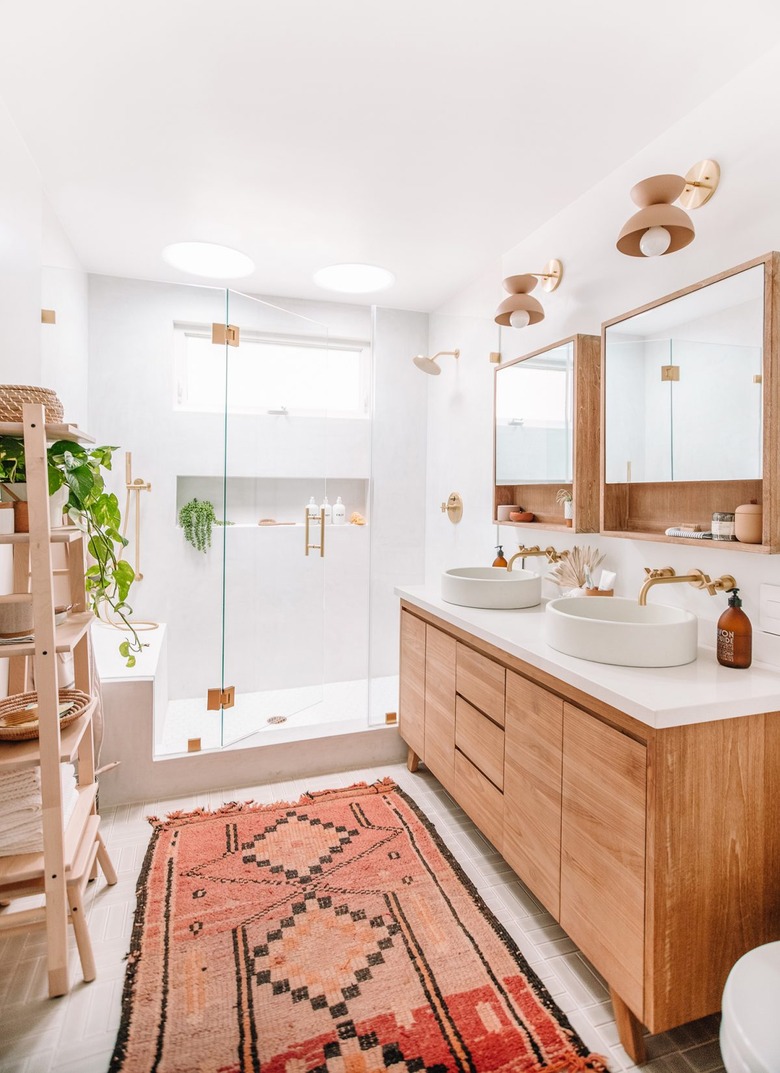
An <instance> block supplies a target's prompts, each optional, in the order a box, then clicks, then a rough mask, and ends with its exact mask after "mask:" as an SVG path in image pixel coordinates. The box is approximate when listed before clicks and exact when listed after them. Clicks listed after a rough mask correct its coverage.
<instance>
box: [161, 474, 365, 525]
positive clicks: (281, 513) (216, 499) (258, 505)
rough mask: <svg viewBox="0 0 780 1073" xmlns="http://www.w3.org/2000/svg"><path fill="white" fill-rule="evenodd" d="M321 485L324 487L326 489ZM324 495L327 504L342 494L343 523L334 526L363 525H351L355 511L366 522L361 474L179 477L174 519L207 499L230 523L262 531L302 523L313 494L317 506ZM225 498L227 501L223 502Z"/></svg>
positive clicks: (363, 482)
mask: <svg viewBox="0 0 780 1073" xmlns="http://www.w3.org/2000/svg"><path fill="white" fill-rule="evenodd" d="M324 489H327V490H326V491H324ZM325 495H327V497H328V501H329V502H330V504H331V506H333V504H335V502H336V500H337V499H338V498H339V497H341V502H342V503H343V504H344V507H345V524H344V525H332V526H331V527H330V528H332V529H362V528H364V526H363V525H360V524H351V523H350V518H351V517H352V515H353V514H359V515H360V516H361V517H362V518H363V519H364V522H366V523H367V522H368V478H363V477H328V478H327V481H326V479H325V478H323V477H311V478H309V477H233V476H229V477H227V478H226V479H225V478H223V477H221V476H211V477H207V476H182V475H180V476H178V477H177V478H176V518H177V524H178V517H179V511H180V510H181V508H182V507H183V506H184V504H185V503H189V502H190V500H192V499H201V500H208V501H209V502H210V503H211V504H212V505H213V507H214V511H215V513H216V516H217V518H218V519H220V521H222V520H223V518H224V520H225V521H226V522H227V524H229V525H230V526H250V527H254V528H258V527H259V528H261V529H275V528H293V527H300V528H303V527H304V522H305V517H304V514H305V509H306V505H307V503H308V502H309V500H310V499H311V497H312V496H313V497H314V501H315V503H316V504H317V506H318V508H319V506H320V504H321V502H322V500H323V497H324V496H325ZM225 496H226V497H227V498H226V502H225Z"/></svg>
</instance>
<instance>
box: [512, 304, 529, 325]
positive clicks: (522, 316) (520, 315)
mask: <svg viewBox="0 0 780 1073" xmlns="http://www.w3.org/2000/svg"><path fill="white" fill-rule="evenodd" d="M509 323H510V324H511V325H512V327H513V328H527V327H528V325H529V324H530V323H531V314H530V313H529V312H528V310H527V309H516V310H515V311H514V313H510V314H509Z"/></svg>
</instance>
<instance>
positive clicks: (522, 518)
mask: <svg viewBox="0 0 780 1073" xmlns="http://www.w3.org/2000/svg"><path fill="white" fill-rule="evenodd" d="M509 520H510V522H532V521H533V520H534V516H533V513H532V512H531V511H530V510H513V511H511V512H510V515H509Z"/></svg>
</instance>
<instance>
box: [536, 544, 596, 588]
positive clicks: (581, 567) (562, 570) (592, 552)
mask: <svg viewBox="0 0 780 1073" xmlns="http://www.w3.org/2000/svg"><path fill="white" fill-rule="evenodd" d="M603 561H604V556H603V555H599V549H598V548H591V547H590V546H587V547H584V548H580V547H574V548H572V549H571V551H570V552H569V554H568V556H567V557H566V558H565V559H562V560H561V561H560V562H559V563H556V565H555V566H554V567H553V569H552V570H551V571H550V572H549V573H548V574H547V575H546V576H547V577H548V578H549V579H550V581H552V582H554V583H555V584H556V585H557V586H558V587H559V588H561V589H581V588H582V586H583V585H584V584H585V582H586V577H585V574H586V572H587V573H589V574H590V575H591V577H592V576H593V572H594V570H595V569H596V567H597V566H598V565H599V563H601V562H603Z"/></svg>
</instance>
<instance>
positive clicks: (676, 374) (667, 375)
mask: <svg viewBox="0 0 780 1073" xmlns="http://www.w3.org/2000/svg"><path fill="white" fill-rule="evenodd" d="M679 379H680V366H679V365H662V366H661V380H679Z"/></svg>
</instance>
